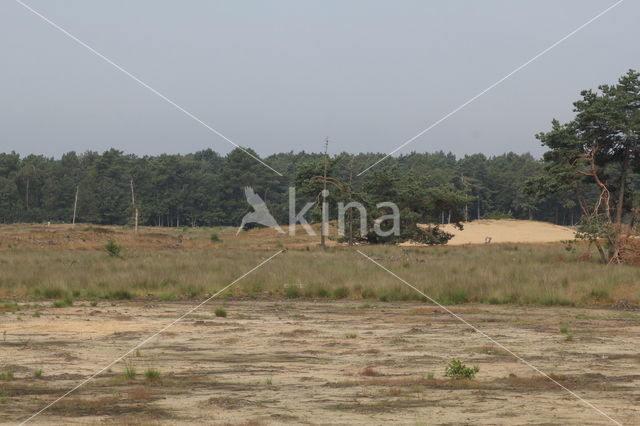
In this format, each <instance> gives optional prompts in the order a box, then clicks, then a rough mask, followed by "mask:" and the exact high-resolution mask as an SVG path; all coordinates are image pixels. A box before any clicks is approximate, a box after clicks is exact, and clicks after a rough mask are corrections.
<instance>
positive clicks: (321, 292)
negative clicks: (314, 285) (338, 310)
mask: <svg viewBox="0 0 640 426" xmlns="http://www.w3.org/2000/svg"><path fill="white" fill-rule="evenodd" d="M316 296H318V297H322V298H324V297H329V291H328V290H327V289H326V288H324V287H320V288H318V290H317V291H316Z"/></svg>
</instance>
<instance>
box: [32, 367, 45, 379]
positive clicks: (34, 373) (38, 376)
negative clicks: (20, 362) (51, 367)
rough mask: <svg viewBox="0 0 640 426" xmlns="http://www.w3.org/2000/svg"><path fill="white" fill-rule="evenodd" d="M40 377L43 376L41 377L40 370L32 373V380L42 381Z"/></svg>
mask: <svg viewBox="0 0 640 426" xmlns="http://www.w3.org/2000/svg"><path fill="white" fill-rule="evenodd" d="M42 377H43V375H42V370H41V369H38V370H35V371H34V372H33V378H34V379H42Z"/></svg>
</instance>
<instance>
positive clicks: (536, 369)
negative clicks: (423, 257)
mask: <svg viewBox="0 0 640 426" xmlns="http://www.w3.org/2000/svg"><path fill="white" fill-rule="evenodd" d="M357 252H358V253H360V254H361V255H362V256H364V257H365V258H367V259H368V260H370V261H371V262H373V263H374V264H376V265H378V266H379V267H380V268H382V269H384V270H385V271H387V272H388V273H389V274H391V275H393V276H394V277H395V278H397V279H398V280H400V281H401V282H402V283H404V284H406V285H407V286H409V287H411V288H412V289H413V290H415V291H417V292H418V293H420V294H421V295H422V296H424V297H426V298H427V299H429V300H430V301H431V302H432V303H434V304H435V305H438V307H440V308H441V309H443V310H445V311H446V312H447V313H448V314H450V315H452V316H453V317H454V318H456V319H457V320H459V321H460V322H462V323H463V324H465V325H467V326H469V327H471V328H472V329H473V330H474V331H475V332H476V333H479V334H480V335H482V336H483V337H485V338H486V339H488V340H489V341H490V342H492V343H493V344H495V345H497V346H499V347H500V348H502V349H504V350H505V351H507V352H508V353H510V354H511V355H512V356H514V357H515V358H517V359H518V360H519V361H520V362H522V363H523V364H526V365H527V366H528V367H530V368H531V369H533V370H534V371H535V372H537V373H538V374H540V375H542V376H543V377H545V378H547V379H549V380H551V381H552V382H553V383H555V384H556V385H558V386H559V387H561V388H562V389H564V390H565V391H567V392H569V393H570V394H571V395H573V396H574V397H576V398H578V399H579V400H580V401H581V402H583V403H584V404H585V405H586V406H588V407H589V408H593V409H594V410H596V411H597V412H598V413H599V414H601V415H602V416H604V417H606V418H607V419H608V420H610V421H611V422H613V423H615V424H617V425H620V426H622V423H620V422H618V421H617V420H615V419H614V418H612V417H611V416H609V415H608V414H607V413H605V412H604V411H602V410H601V409H599V408H598V407H596V406H595V405H593V404H592V403H590V402H589V401H587V400H586V399H584V398H582V397H581V396H580V395H578V394H577V393H575V392H573V391H572V390H571V389H569V388H567V387H566V386H564V385H563V384H562V383H559V382H558V381H557V380H555V379H553V378H552V377H551V376H549V375H548V374H546V373H545V372H544V371H542V370H540V369H539V368H538V367H536V366H535V365H533V364H531V363H530V362H529V361H527V360H525V359H523V358H521V357H520V356H518V355H516V354H515V353H513V352H512V351H511V350H510V349H509V348H507V347H506V346H504V345H503V344H502V343H500V342H498V341H496V340H495V339H494V338H493V337H491V336H489V335H488V334H486V333H485V332H483V331H482V330H480V329H478V328H477V327H476V326H474V325H473V324H471V323H469V322H467V320H465V319H464V318H462V317H461V316H460V315H458V314H456V313H455V312H453V311H451V310H450V309H448V308H447V307H446V306H443V305H441V304H440V303H438V301H437V300H435V299H433V298H431V297H429V296H427V295H426V294H425V293H424V292H422V291H420V290H419V289H417V288H416V287H415V286H413V285H411V284H410V283H409V282H407V281H406V280H404V279H403V278H401V277H399V276H398V275H396V274H395V273H393V272H391V271H390V270H389V269H387V268H386V267H384V266H383V265H381V264H380V263H378V262H376V261H375V260H373V259H372V258H371V257H369V256H367V255H366V254H364V253H363V252H361V251H360V250H357Z"/></svg>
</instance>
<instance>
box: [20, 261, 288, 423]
mask: <svg viewBox="0 0 640 426" xmlns="http://www.w3.org/2000/svg"><path fill="white" fill-rule="evenodd" d="M282 252H283V250H280V251H278V252H277V253H276V254H274V255H272V256H271V257H269V258H268V259H266V260H264V261H262V262H261V263H260V264H258V265H257V266H255V267H253V268H252V269H251V270H249V271H248V272H245V273H244V274H242V275H241V276H240V277H239V278H236V279H235V280H233V282H231V283H230V284H228V285H227V286H226V287H224V288H223V289H222V290H220V291H218V292H217V293H215V294H214V295H213V296H211V297H209V298H207V299H205V300H204V301H203V302H201V303H200V304H198V305H197V306H195V307H194V308H191V309H189V310H188V311H187V312H185V313H184V314H182V315H181V316H180V317H178V318H177V319H175V320H173V321H172V322H170V323H169V324H167V325H165V326H164V327H163V328H161V329H160V330H159V331H157V332H155V333H154V334H152V335H151V336H149V337H147V338H146V339H144V340H143V341H142V342H140V343H138V344H137V345H136V346H134V347H133V348H131V349H129V350H128V351H127V352H125V353H124V354H122V355H121V356H119V357H118V358H116V359H115V360H113V361H111V362H110V363H109V364H108V365H106V366H105V367H104V368H102V369H100V370H99V371H97V372H95V373H93V374H92V375H91V376H89V377H87V378H86V379H85V380H84V381H82V382H81V383H80V384H78V385H76V386H75V387H73V388H71V389H70V390H69V391H67V392H66V393H65V394H63V395H62V396H60V397H59V398H58V399H56V400H55V401H53V402H51V403H50V404H48V405H47V406H45V407H43V408H42V409H40V410H39V411H37V412H36V413H34V414H33V415H32V416H31V417H29V418H28V419H26V420H23V421H21V422H20V423H18V425H24V424H25V423H27V422H29V421H31V420H33V419H34V418H35V417H36V416H38V415H39V414H41V413H42V412H44V411H45V410H47V409H49V408H50V407H51V406H53V405H55V404H56V403H58V402H59V401H60V400H62V399H64V398H66V397H67V396H69V395H70V394H72V393H73V392H75V391H76V390H78V389H79V388H81V387H82V386H84V385H85V384H87V383H88V382H90V381H91V380H93V379H95V378H96V377H97V376H99V375H100V374H102V373H103V372H104V371H105V370H107V369H109V368H110V367H112V366H113V365H114V364H117V363H118V362H120V361H122V359H124V358H125V357H126V356H127V355H129V354H131V353H132V352H133V351H135V350H136V349H139V348H140V347H142V346H144V345H145V344H147V343H148V342H149V341H150V340H152V339H154V338H155V337H156V336H158V335H159V334H161V333H164V332H165V331H166V330H167V329H168V328H170V327H172V326H173V325H175V324H176V323H177V322H179V321H180V320H182V319H183V318H184V317H186V316H188V315H191V314H192V313H193V312H194V311H196V310H197V309H199V308H200V307H201V306H202V305H204V304H205V303H207V302H209V301H210V300H211V299H213V298H214V297H216V296H217V295H219V294H220V293H222V292H224V291H225V290H227V289H228V288H229V287H231V286H232V285H234V284H235V283H237V282H238V281H240V280H241V279H243V278H244V277H246V276H247V275H249V274H250V273H252V272H253V271H255V270H256V269H258V268H260V267H261V266H263V265H264V264H266V263H267V262H269V261H270V260H271V259H273V258H274V257H276V256H278V255H279V254H280V253H282Z"/></svg>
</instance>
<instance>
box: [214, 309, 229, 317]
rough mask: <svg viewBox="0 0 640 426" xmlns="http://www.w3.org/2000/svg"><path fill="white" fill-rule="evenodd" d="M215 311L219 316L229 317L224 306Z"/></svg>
mask: <svg viewBox="0 0 640 426" xmlns="http://www.w3.org/2000/svg"><path fill="white" fill-rule="evenodd" d="M214 313H215V314H216V316H217V317H220V318H226V317H227V311H226V310H225V309H224V308H216V310H215V311H214Z"/></svg>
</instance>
